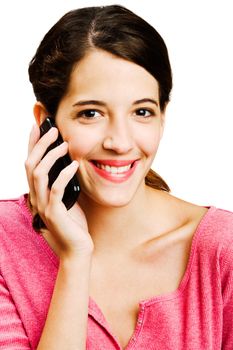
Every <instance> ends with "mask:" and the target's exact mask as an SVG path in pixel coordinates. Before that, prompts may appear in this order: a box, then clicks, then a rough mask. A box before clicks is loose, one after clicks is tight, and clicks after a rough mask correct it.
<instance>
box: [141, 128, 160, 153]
mask: <svg viewBox="0 0 233 350" xmlns="http://www.w3.org/2000/svg"><path fill="white" fill-rule="evenodd" d="M159 143H160V132H159V130H158V129H153V128H152V127H151V128H150V129H149V130H148V129H145V130H141V131H140V134H138V135H137V145H138V147H139V149H141V151H142V152H143V153H144V154H146V155H147V156H154V154H155V153H156V151H157V149H158V146H159Z"/></svg>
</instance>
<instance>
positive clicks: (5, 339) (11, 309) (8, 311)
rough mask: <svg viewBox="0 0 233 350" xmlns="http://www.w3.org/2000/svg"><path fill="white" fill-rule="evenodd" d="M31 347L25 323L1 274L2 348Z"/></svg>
mask: <svg viewBox="0 0 233 350" xmlns="http://www.w3.org/2000/svg"><path fill="white" fill-rule="evenodd" d="M15 349H17V350H29V349H31V347H30V344H29V340H28V337H27V335H26V333H25V330H24V327H23V324H22V322H21V320H20V317H19V314H18V312H17V310H16V307H15V305H14V302H13V300H12V298H11V295H10V293H9V290H8V288H7V286H6V283H5V281H4V279H3V277H2V276H1V275H0V350H15Z"/></svg>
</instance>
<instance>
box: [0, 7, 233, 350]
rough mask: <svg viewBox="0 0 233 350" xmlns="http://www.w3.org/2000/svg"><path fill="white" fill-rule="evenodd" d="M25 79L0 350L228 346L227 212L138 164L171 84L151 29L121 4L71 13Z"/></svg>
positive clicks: (5, 215)
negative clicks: (73, 189)
mask: <svg viewBox="0 0 233 350" xmlns="http://www.w3.org/2000/svg"><path fill="white" fill-rule="evenodd" d="M29 76H30V81H31V83H32V85H33V89H34V92H35V96H36V99H37V102H36V103H35V106H34V115H35V119H36V125H35V126H34V127H33V129H32V132H31V135H30V140H29V151H28V158H27V160H26V163H25V167H26V173H27V178H28V183H29V188H30V190H29V194H30V195H29V196H28V195H24V196H22V197H20V198H19V199H16V200H9V201H2V202H1V207H0V213H1V231H0V232H1V236H0V237H1V238H0V256H1V260H0V264H1V265H0V267H1V277H0V278H1V279H0V282H1V284H0V313H1V319H0V348H2V349H6V350H8V349H15V348H17V349H38V350H45V349H46V350H48V349H49V350H53V349H56V350H59V349H62V350H66V349H67V350H68V349H80V350H81V349H94V350H95V349H98V350H99V349H101V350H102V349H106V350H111V349H140V350H141V349H225V350H226V349H232V344H233V335H232V332H231V326H232V319H233V316H232V315H233V306H232V301H233V294H232V283H231V282H232V278H233V277H232V276H233V273H232V265H233V263H232V254H233V250H232V242H233V214H232V213H231V212H228V211H226V210H222V209H217V208H215V207H201V206H198V205H195V204H193V203H188V202H186V201H184V200H181V199H179V198H176V197H174V196H172V195H171V194H170V193H169V191H170V190H169V187H168V185H167V184H166V183H165V181H164V180H163V179H161V177H160V176H159V175H158V174H156V173H154V172H153V171H152V170H150V166H151V164H152V161H153V159H154V157H155V155H156V152H157V149H158V147H159V143H160V140H161V137H162V134H163V130H164V124H165V112H166V106H167V104H168V102H169V95H170V91H171V87H172V77H171V68H170V63H169V58H168V54H167V49H166V46H165V44H164V41H163V39H162V38H161V36H160V35H159V34H158V33H157V32H156V30H155V29H154V28H152V27H151V26H150V25H149V24H148V23H146V22H145V21H144V20H143V19H141V18H140V17H138V16H137V15H135V14H134V13H132V12H131V11H129V10H127V9H126V8H124V7H122V6H118V5H116V6H114V5H112V6H105V7H92V8H83V9H79V10H74V11H72V12H69V13H68V14H66V15H65V16H64V17H63V18H61V19H60V20H59V21H58V22H57V23H56V24H55V25H54V26H53V27H52V28H51V29H50V31H49V32H48V33H47V34H46V35H45V37H44V39H43V40H42V42H41V44H40V46H39V48H38V50H37V52H36V54H35V56H34V58H33V59H32V61H31V63H30V67H29ZM47 116H50V117H52V118H53V119H54V120H55V123H56V127H55V128H52V129H51V130H50V131H48V132H47V133H46V134H45V135H44V136H43V137H41V138H40V130H39V126H40V125H41V124H42V123H43V122H44V120H45V119H46V117H47ZM58 130H59V131H60V134H61V136H62V138H63V140H64V142H63V143H62V144H61V145H59V146H57V147H55V148H53V149H52V150H51V151H50V152H48V153H47V154H46V155H45V156H44V154H45V152H46V150H47V148H48V147H49V146H50V145H51V144H53V142H54V141H55V140H56V139H57V136H58ZM67 153H69V155H70V157H71V159H72V162H71V164H70V165H69V166H67V167H65V168H64V170H62V171H61V173H60V175H59V176H58V178H57V179H56V180H55V182H54V183H53V185H52V187H51V190H50V189H49V187H48V173H49V171H50V169H51V167H52V166H53V164H54V163H55V161H56V160H57V159H58V158H60V157H61V156H64V155H65V154H67ZM76 173H77V176H78V180H79V183H80V188H81V192H80V194H79V197H78V201H77V202H76V203H75V204H74V205H73V206H72V208H71V209H69V210H67V209H66V206H65V205H64V203H63V202H62V198H63V193H64V190H65V187H66V185H67V183H68V182H69V180H70V179H71V178H72V177H73V176H75V174H76ZM33 217H34V219H33ZM36 218H37V219H38V218H40V219H41V220H42V222H43V224H44V225H43V227H42V226H40V227H38V222H39V221H38V220H36ZM32 222H33V225H34V228H35V229H37V230H39V233H38V232H36V230H35V229H33V227H32Z"/></svg>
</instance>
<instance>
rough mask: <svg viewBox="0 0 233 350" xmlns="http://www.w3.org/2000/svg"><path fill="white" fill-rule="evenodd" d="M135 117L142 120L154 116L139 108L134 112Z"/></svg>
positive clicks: (150, 112)
mask: <svg viewBox="0 0 233 350" xmlns="http://www.w3.org/2000/svg"><path fill="white" fill-rule="evenodd" d="M135 113H136V115H138V116H140V117H144V118H148V117H151V116H152V115H155V113H154V112H153V111H151V110H149V109H146V108H140V109H137V110H136V112H135Z"/></svg>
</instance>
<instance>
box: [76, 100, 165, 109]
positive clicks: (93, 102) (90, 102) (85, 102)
mask: <svg viewBox="0 0 233 350" xmlns="http://www.w3.org/2000/svg"><path fill="white" fill-rule="evenodd" d="M143 102H151V103H153V104H155V105H156V106H157V107H158V106H159V104H158V101H156V100H154V99H152V98H142V99H141V100H137V101H134V102H133V105H137V104H140V103H143ZM85 105H98V106H104V107H105V106H107V104H106V103H105V102H103V101H99V100H83V101H78V102H76V103H74V104H73V105H72V107H75V106H85Z"/></svg>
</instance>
